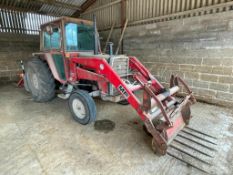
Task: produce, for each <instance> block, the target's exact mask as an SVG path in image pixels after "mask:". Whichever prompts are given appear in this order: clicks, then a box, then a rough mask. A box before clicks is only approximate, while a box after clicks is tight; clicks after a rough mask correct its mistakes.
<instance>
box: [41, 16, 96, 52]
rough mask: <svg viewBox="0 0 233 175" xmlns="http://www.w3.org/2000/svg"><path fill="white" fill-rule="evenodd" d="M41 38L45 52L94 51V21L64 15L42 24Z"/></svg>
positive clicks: (42, 49)
mask: <svg viewBox="0 0 233 175" xmlns="http://www.w3.org/2000/svg"><path fill="white" fill-rule="evenodd" d="M40 39H41V44H40V50H41V51H43V52H48V51H59V52H93V51H94V46H95V41H94V39H95V38H94V26H93V22H91V21H86V20H80V19H74V18H68V17H62V18H59V19H57V20H55V21H52V22H49V23H46V24H44V25H42V26H41V35H40Z"/></svg>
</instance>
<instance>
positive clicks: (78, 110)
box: [69, 90, 96, 125]
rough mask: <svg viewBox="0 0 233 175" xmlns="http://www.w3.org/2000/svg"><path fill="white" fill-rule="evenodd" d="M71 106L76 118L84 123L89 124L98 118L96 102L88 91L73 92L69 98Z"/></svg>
mask: <svg viewBox="0 0 233 175" xmlns="http://www.w3.org/2000/svg"><path fill="white" fill-rule="evenodd" d="M69 108H70V111H71V114H72V116H73V118H74V120H75V121H77V122H78V123H80V124H82V125H87V124H89V123H91V122H94V121H95V119H96V106H95V102H94V100H93V98H92V97H91V96H90V95H89V94H88V92H86V91H83V90H77V91H75V92H73V93H72V94H71V96H70V98H69Z"/></svg>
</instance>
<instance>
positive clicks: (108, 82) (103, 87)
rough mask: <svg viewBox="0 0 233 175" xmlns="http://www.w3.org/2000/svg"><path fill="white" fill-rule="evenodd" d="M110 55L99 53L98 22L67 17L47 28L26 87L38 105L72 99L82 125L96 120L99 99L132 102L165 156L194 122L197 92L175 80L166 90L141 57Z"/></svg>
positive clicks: (29, 65) (27, 69)
mask: <svg viewBox="0 0 233 175" xmlns="http://www.w3.org/2000/svg"><path fill="white" fill-rule="evenodd" d="M108 50H109V52H108V53H102V51H101V49H100V42H99V35H98V32H97V27H96V20H93V21H86V20H82V19H76V18H68V17H62V18H59V19H56V20H54V21H51V22H49V23H46V24H43V25H41V32H40V52H38V53H33V58H32V59H31V60H29V61H28V62H27V64H26V65H25V72H24V87H25V89H26V90H27V91H29V92H30V93H31V95H32V98H33V100H34V101H35V102H47V101H50V100H52V99H53V98H54V97H55V96H56V95H57V96H58V97H60V98H62V99H67V100H68V104H69V108H70V112H71V115H72V116H73V118H74V119H75V120H76V121H77V122H78V123H80V124H82V125H86V124H89V123H91V122H94V121H95V119H96V105H95V102H94V100H93V98H94V97H95V98H96V97H99V98H101V99H102V100H104V101H110V102H116V103H122V104H126V103H128V104H129V105H131V106H132V108H134V109H135V110H136V112H137V113H138V116H139V117H140V118H141V120H142V121H143V122H144V126H145V129H146V130H147V132H148V133H150V135H151V136H152V149H153V151H154V152H156V153H158V154H160V155H164V154H166V152H167V148H168V146H169V144H170V143H171V142H172V140H173V139H174V137H175V136H176V135H177V134H178V132H179V131H180V130H182V129H183V128H184V127H185V126H186V125H188V123H189V121H190V118H191V111H190V106H191V105H192V104H194V103H195V98H194V96H193V94H192V91H191V90H190V89H189V88H188V86H187V85H186V84H185V82H184V81H183V80H182V79H181V78H179V77H177V76H173V75H172V76H171V80H170V88H169V89H166V88H165V87H164V86H163V85H162V84H161V83H159V82H158V80H157V79H156V78H155V77H154V76H153V75H152V74H151V73H150V72H149V71H148V70H147V69H146V67H144V66H143V65H142V63H141V62H140V61H138V59H137V58H136V57H134V56H126V55H114V54H112V53H113V52H112V44H109V49H108ZM155 56H156V55H155ZM181 88H183V89H185V90H186V92H187V96H186V97H185V98H183V99H180V98H177V97H176V95H177V93H178V91H179V90H180V89H181ZM137 91H138V92H140V93H138V92H137ZM138 94H139V95H138ZM140 97H141V98H140Z"/></svg>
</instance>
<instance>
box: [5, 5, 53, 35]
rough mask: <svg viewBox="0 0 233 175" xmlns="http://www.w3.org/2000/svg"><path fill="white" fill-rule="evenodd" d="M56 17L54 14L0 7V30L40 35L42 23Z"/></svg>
mask: <svg viewBox="0 0 233 175" xmlns="http://www.w3.org/2000/svg"><path fill="white" fill-rule="evenodd" d="M55 18H56V17H54V16H47V15H40V14H34V13H27V12H18V11H14V10H5V9H0V32H8V33H19V34H30V35H38V34H39V30H40V25H41V24H43V23H45V22H48V21H51V20H53V19H55Z"/></svg>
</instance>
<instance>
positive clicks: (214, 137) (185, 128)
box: [185, 126, 218, 139]
mask: <svg viewBox="0 0 233 175" xmlns="http://www.w3.org/2000/svg"><path fill="white" fill-rule="evenodd" d="M185 129H188V130H191V131H194V132H197V133H199V134H202V135H204V136H207V137H210V138H213V139H218V138H217V137H214V136H211V135H209V134H206V133H204V132H201V131H198V130H196V129H193V128H190V127H188V126H186V127H185Z"/></svg>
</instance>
